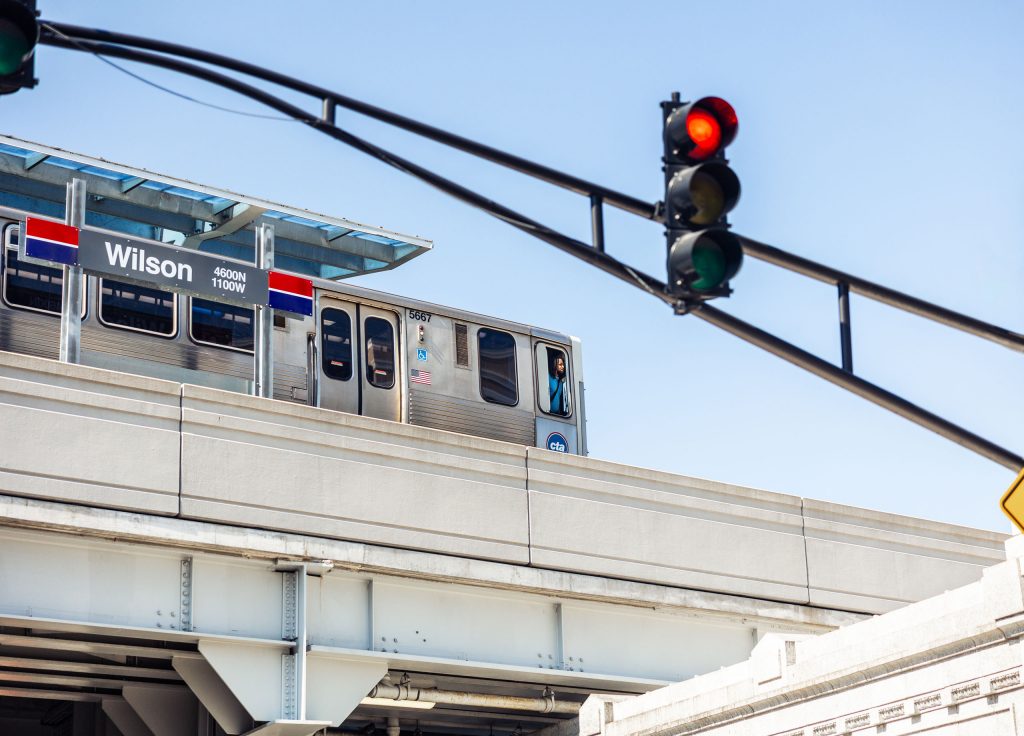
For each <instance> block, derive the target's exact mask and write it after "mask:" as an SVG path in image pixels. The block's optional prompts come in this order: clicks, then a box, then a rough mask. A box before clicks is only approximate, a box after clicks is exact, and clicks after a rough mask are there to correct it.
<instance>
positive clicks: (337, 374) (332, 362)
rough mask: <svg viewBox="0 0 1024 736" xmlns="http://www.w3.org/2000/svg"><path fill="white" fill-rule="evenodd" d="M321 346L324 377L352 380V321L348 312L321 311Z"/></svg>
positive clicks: (336, 310) (339, 310)
mask: <svg viewBox="0 0 1024 736" xmlns="http://www.w3.org/2000/svg"><path fill="white" fill-rule="evenodd" d="M320 344H321V350H320V352H321V354H322V355H323V358H322V360H321V363H322V364H323V371H324V375H325V376H327V377H328V378H333V379H334V380H336V381H347V380H348V379H350V378H352V320H351V319H350V318H349V316H348V312H345V311H342V310H341V309H322V310H320Z"/></svg>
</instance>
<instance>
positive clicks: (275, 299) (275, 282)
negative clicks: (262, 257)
mask: <svg viewBox="0 0 1024 736" xmlns="http://www.w3.org/2000/svg"><path fill="white" fill-rule="evenodd" d="M267 285H268V286H269V287H270V297H269V299H268V300H267V306H268V307H270V308H271V309H283V310H284V311H286V312H295V313H296V314H304V315H306V316H307V317H311V316H312V315H313V282H312V281H310V280H309V279H304V278H302V277H301V276H292V275H291V274H289V273H281V272H280V271H271V272H270V273H269V275H268V282H267Z"/></svg>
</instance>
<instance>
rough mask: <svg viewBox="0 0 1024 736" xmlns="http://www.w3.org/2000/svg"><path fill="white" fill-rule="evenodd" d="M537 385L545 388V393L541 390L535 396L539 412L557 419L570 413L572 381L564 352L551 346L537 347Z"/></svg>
mask: <svg viewBox="0 0 1024 736" xmlns="http://www.w3.org/2000/svg"><path fill="white" fill-rule="evenodd" d="M537 385H538V386H541V387H544V386H546V387H547V391H544V390H543V388H541V390H540V391H539V392H538V395H537V400H538V402H539V403H540V409H541V411H543V412H544V413H545V414H554V415H555V416H558V417H567V416H569V415H570V414H571V413H572V394H571V388H570V387H571V386H572V381H570V380H569V358H568V356H567V355H566V354H565V351H564V350H562V349H561V348H556V347H552V346H551V345H538V346H537Z"/></svg>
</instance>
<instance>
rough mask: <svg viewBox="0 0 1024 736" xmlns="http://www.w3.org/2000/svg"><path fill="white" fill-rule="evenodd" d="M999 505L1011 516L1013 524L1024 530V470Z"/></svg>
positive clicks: (1007, 490)
mask: <svg viewBox="0 0 1024 736" xmlns="http://www.w3.org/2000/svg"><path fill="white" fill-rule="evenodd" d="M999 507H1000V508H1001V509H1002V510H1003V513H1004V514H1006V515H1007V516H1009V517H1010V521H1012V522H1013V525H1014V526H1015V527H1017V528H1018V529H1020V531H1021V532H1024V470H1021V471H1020V475H1018V476H1017V480H1015V481H1013V483H1011V484H1010V487H1009V488H1007V489H1006V493H1004V494H1003V498H1002V500H1001V501H1000V502H999Z"/></svg>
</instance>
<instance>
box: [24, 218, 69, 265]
mask: <svg viewBox="0 0 1024 736" xmlns="http://www.w3.org/2000/svg"><path fill="white" fill-rule="evenodd" d="M24 253H25V255H26V256H28V257H29V258H38V259H40V260H43V261H52V262H54V263H63V264H65V265H68V266H74V265H77V264H78V228H77V227H72V226H71V225H65V224H64V223H61V222H54V221H53V220H40V219H38V218H36V217H27V218H25V251H24Z"/></svg>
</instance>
